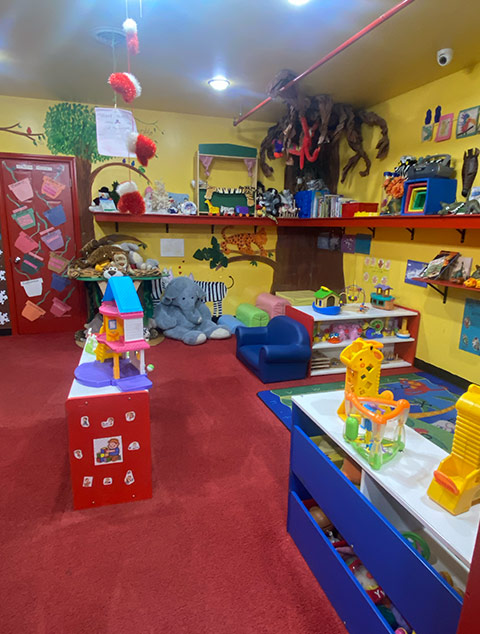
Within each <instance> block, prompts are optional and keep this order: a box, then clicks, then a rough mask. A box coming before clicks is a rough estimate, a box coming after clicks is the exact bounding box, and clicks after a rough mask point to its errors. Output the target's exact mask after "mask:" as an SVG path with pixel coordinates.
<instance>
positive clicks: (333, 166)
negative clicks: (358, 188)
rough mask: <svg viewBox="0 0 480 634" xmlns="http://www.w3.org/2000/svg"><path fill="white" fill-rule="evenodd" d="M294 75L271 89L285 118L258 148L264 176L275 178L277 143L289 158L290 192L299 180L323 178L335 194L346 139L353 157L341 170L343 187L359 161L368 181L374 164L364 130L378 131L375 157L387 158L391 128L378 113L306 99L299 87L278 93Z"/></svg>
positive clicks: (287, 75)
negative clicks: (273, 163) (374, 128)
mask: <svg viewBox="0 0 480 634" xmlns="http://www.w3.org/2000/svg"><path fill="white" fill-rule="evenodd" d="M292 76H294V73H293V72H292V71H281V72H280V73H279V74H278V75H277V77H276V78H275V79H274V80H273V82H272V84H271V87H270V89H269V95H270V96H271V97H275V98H280V99H281V100H282V101H283V102H284V103H285V104H286V106H287V113H286V114H285V115H284V116H283V117H282V118H281V119H280V121H278V123H276V124H275V125H274V126H272V127H270V128H269V129H268V132H267V135H266V136H265V138H264V139H263V141H262V144H261V147H260V167H261V169H262V171H263V173H264V174H265V176H271V175H272V174H273V168H272V167H271V166H270V165H269V164H268V163H267V159H269V160H273V159H274V158H275V157H274V151H275V143H276V142H277V143H278V142H280V143H282V144H283V150H284V155H285V158H286V166H287V167H286V175H285V185H286V186H287V185H288V189H290V190H291V191H295V190H296V189H297V186H296V179H297V177H298V176H302V177H303V180H304V181H306V180H310V179H312V178H322V180H323V181H324V183H325V184H326V185H327V187H328V189H329V190H330V192H331V193H336V192H337V188H338V179H339V171H340V165H339V142H340V139H341V137H342V136H344V137H345V139H346V141H347V143H348V145H349V146H350V148H351V149H352V150H353V152H354V154H353V156H352V157H351V158H350V159H349V160H348V161H347V163H346V165H345V166H344V167H343V170H342V175H341V182H342V183H343V182H345V179H346V177H347V175H348V173H349V172H350V171H351V170H352V169H354V168H355V167H356V166H357V164H358V163H359V162H360V161H363V162H364V164H365V168H364V169H363V170H362V171H361V172H360V176H367V175H368V174H369V172H370V166H371V160H370V158H369V156H368V154H367V152H366V151H365V148H364V147H363V136H362V125H363V124H366V125H368V126H378V127H379V128H380V131H381V136H380V140H379V141H378V143H377V146H376V150H377V154H376V158H378V159H383V158H385V157H386V156H387V154H388V149H389V139H388V128H387V124H386V122H385V120H384V119H382V117H380V116H379V115H377V114H375V113H374V112H370V111H366V110H362V109H359V110H356V109H355V108H354V107H353V106H351V105H348V104H342V103H334V101H333V100H332V99H331V97H330V96H329V95H316V96H314V97H306V96H302V95H299V94H298V93H297V88H296V86H292V87H290V88H289V89H288V90H287V91H280V89H281V87H282V86H283V85H285V84H286V83H288V81H289V80H290V79H291V77H292ZM285 92H286V94H284V93H285ZM292 185H294V187H292Z"/></svg>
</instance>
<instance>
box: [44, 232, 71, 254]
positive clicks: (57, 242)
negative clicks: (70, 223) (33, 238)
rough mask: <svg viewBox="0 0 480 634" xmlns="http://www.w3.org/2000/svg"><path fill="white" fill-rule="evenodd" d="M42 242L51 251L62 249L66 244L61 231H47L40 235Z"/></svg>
mask: <svg viewBox="0 0 480 634" xmlns="http://www.w3.org/2000/svg"><path fill="white" fill-rule="evenodd" d="M40 236H41V238H40V239H41V241H42V242H43V243H44V244H45V245H46V246H47V247H48V248H49V249H50V251H56V250H57V249H61V248H62V247H63V246H64V244H65V242H64V241H63V235H62V232H61V231H60V229H54V228H53V227H50V229H46V230H45V231H42V232H41V233H40Z"/></svg>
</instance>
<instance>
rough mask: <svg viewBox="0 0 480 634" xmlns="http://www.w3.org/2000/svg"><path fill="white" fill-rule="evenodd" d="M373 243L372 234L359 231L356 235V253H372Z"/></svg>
mask: <svg viewBox="0 0 480 634" xmlns="http://www.w3.org/2000/svg"><path fill="white" fill-rule="evenodd" d="M371 245H372V236H369V235H368V234H365V233H357V235H356V237H355V253H364V254H365V255H369V254H370V247H371Z"/></svg>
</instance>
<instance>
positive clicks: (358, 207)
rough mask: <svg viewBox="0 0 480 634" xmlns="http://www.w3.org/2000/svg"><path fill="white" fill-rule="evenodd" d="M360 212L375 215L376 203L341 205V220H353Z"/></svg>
mask: <svg viewBox="0 0 480 634" xmlns="http://www.w3.org/2000/svg"><path fill="white" fill-rule="evenodd" d="M360 211H363V212H367V213H376V212H377V211H378V203H343V205H342V218H353V217H354V215H355V214H356V213H358V212H360Z"/></svg>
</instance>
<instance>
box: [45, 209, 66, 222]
mask: <svg viewBox="0 0 480 634" xmlns="http://www.w3.org/2000/svg"><path fill="white" fill-rule="evenodd" d="M43 215H44V216H45V218H46V219H47V220H48V222H49V223H50V224H51V225H53V226H54V227H58V226H59V225H63V223H64V222H66V221H67V217H66V215H65V210H64V208H63V206H62V205H57V206H56V207H52V208H51V209H47V211H44V212H43Z"/></svg>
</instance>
